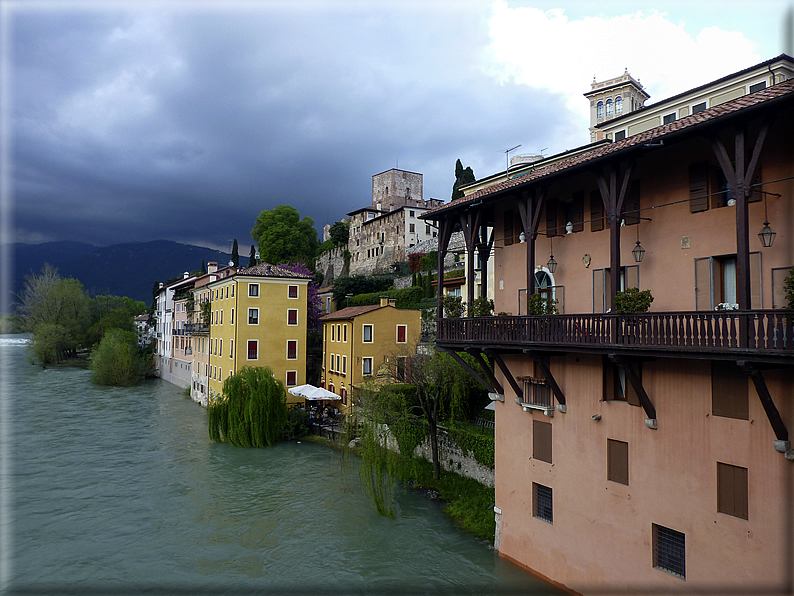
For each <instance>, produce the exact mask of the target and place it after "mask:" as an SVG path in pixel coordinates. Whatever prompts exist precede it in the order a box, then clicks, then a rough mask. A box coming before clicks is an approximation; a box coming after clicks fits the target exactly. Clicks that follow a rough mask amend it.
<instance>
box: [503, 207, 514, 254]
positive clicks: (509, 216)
mask: <svg viewBox="0 0 794 596" xmlns="http://www.w3.org/2000/svg"><path fill="white" fill-rule="evenodd" d="M504 218H505V221H504V233H505V246H510V245H511V244H513V212H512V211H505V215H504Z"/></svg>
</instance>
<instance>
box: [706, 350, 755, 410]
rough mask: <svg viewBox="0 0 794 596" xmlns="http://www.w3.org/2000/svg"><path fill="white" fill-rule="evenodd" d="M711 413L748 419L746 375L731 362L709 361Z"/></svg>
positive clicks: (748, 406) (748, 405)
mask: <svg viewBox="0 0 794 596" xmlns="http://www.w3.org/2000/svg"><path fill="white" fill-rule="evenodd" d="M711 413H712V414H713V415H714V416H722V417H724V418H736V419H738V420H749V418H750V404H749V401H748V390H747V375H746V374H744V373H743V372H742V371H740V370H739V369H738V368H737V367H736V365H735V364H733V363H731V362H712V363H711Z"/></svg>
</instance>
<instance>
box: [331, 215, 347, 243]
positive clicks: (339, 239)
mask: <svg viewBox="0 0 794 596" xmlns="http://www.w3.org/2000/svg"><path fill="white" fill-rule="evenodd" d="M329 233H330V235H331V241H332V242H333V243H334V246H342V245H345V246H346V245H347V241H348V238H349V237H350V224H349V223H348V222H346V221H338V222H336V223H335V224H334V225H332V226H331V229H330V231H329Z"/></svg>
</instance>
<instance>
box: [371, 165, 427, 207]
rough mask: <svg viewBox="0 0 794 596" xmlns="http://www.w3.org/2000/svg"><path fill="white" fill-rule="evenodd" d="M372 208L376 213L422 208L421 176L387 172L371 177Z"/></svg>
mask: <svg viewBox="0 0 794 596" xmlns="http://www.w3.org/2000/svg"><path fill="white" fill-rule="evenodd" d="M372 206H373V207H374V208H375V209H377V210H378V211H394V210H395V209H399V208H400V207H422V206H424V201H423V200H422V174H416V173H414V172H406V171H404V170H387V171H386V172H382V173H380V174H375V175H374V176H373V177H372Z"/></svg>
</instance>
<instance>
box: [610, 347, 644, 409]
mask: <svg viewBox="0 0 794 596" xmlns="http://www.w3.org/2000/svg"><path fill="white" fill-rule="evenodd" d="M635 370H636V371H637V376H638V377H639V378H640V380H642V363H637V364H636V365H635ZM603 371H604V393H603V395H604V400H605V401H609V400H614V401H625V402H628V403H629V404H631V405H632V406H639V405H640V398H639V397H638V396H637V393H636V392H635V391H634V387H633V386H632V384H631V383H630V382H629V380H628V377H626V370H625V369H624V368H623V367H620V366H618V365H617V364H614V363H613V362H612V361H611V360H609V358H607V357H606V356H605V357H604V366H603Z"/></svg>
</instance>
